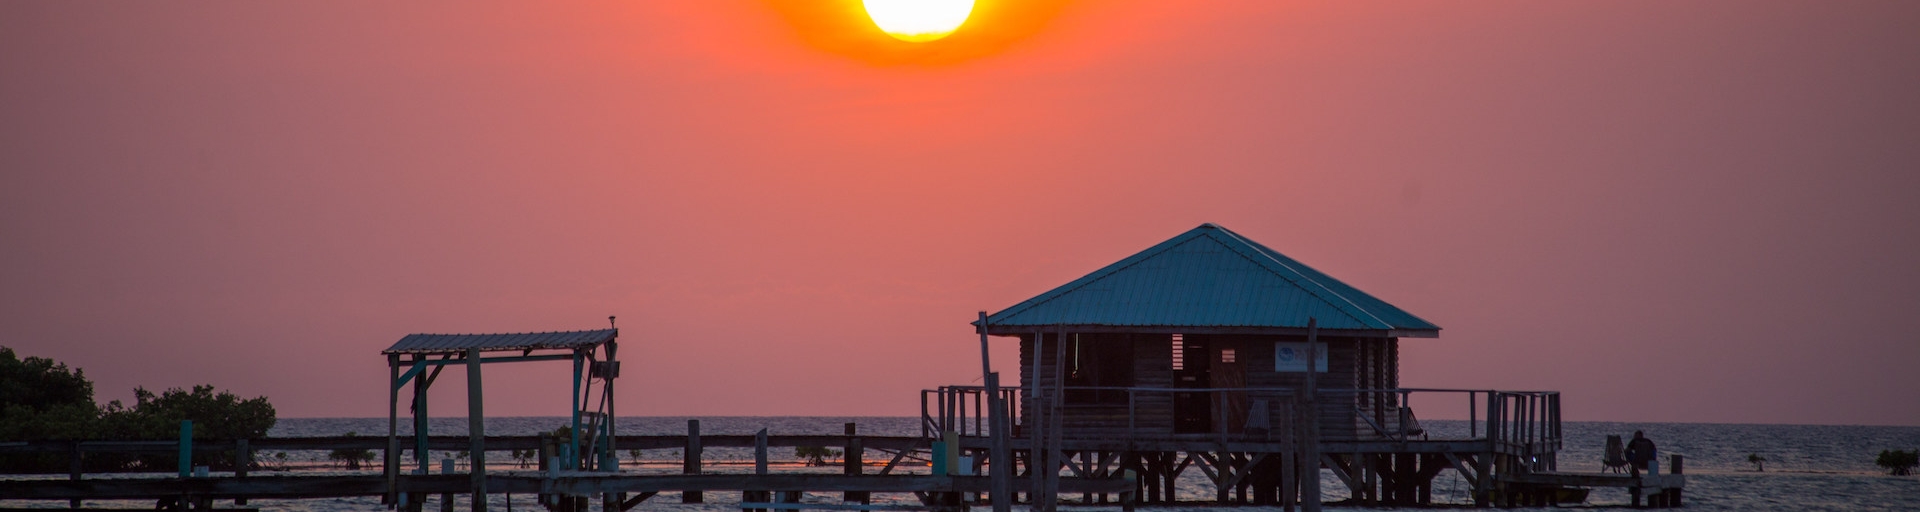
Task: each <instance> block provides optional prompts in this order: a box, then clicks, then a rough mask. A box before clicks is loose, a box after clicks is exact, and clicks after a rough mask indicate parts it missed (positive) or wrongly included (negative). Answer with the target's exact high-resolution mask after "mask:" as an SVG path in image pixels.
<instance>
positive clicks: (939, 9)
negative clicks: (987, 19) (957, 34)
mask: <svg viewBox="0 0 1920 512" xmlns="http://www.w3.org/2000/svg"><path fill="white" fill-rule="evenodd" d="M861 3H862V4H864V6H865V7H866V10H867V17H869V18H872V19H873V24H874V25H878V26H879V27H880V30H881V31H882V32H886V33H887V35H890V36H893V37H894V39H899V40H901V41H906V42H910V43H924V42H927V41H932V40H935V39H940V38H943V37H947V35H948V34H952V33H953V31H955V30H959V29H960V24H962V23H966V22H967V15H969V14H972V13H973V0H862V2H861Z"/></svg>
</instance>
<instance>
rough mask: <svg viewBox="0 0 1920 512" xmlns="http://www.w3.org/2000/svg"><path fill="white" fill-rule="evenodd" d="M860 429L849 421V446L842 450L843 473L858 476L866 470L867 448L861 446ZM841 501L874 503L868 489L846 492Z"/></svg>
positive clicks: (863, 503)
mask: <svg viewBox="0 0 1920 512" xmlns="http://www.w3.org/2000/svg"><path fill="white" fill-rule="evenodd" d="M859 431H860V428H859V426H858V425H856V424H854V423H853V422H847V425H846V433H847V446H846V448H845V449H844V450H842V452H843V453H842V454H841V456H842V458H841V469H842V473H844V474H846V475H849V476H858V475H860V474H861V473H864V472H866V465H867V461H866V448H865V447H863V446H861V442H860V437H859ZM840 501H846V502H859V503H860V504H861V505H868V504H872V503H873V495H872V493H868V492H866V491H847V492H846V494H844V495H842V496H841V497H840Z"/></svg>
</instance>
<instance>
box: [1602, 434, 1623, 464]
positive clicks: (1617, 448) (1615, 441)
mask: <svg viewBox="0 0 1920 512" xmlns="http://www.w3.org/2000/svg"><path fill="white" fill-rule="evenodd" d="M1600 463H1601V464H1605V465H1606V468H1605V469H1604V470H1603V471H1611V472H1614V473H1625V472H1627V450H1626V448H1625V447H1624V446H1623V445H1622V444H1620V435H1619V434H1614V435H1610V436H1607V452H1606V458H1605V459H1603V460H1601V461H1600Z"/></svg>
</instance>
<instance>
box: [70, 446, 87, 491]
mask: <svg viewBox="0 0 1920 512" xmlns="http://www.w3.org/2000/svg"><path fill="white" fill-rule="evenodd" d="M67 457H68V459H67V479H68V480H72V481H75V482H78V481H80V475H82V474H85V473H86V468H85V467H84V466H82V464H81V460H80V440H79V439H75V440H72V441H68V442H67ZM80 501H81V500H67V507H68V508H80V505H81V503H80Z"/></svg>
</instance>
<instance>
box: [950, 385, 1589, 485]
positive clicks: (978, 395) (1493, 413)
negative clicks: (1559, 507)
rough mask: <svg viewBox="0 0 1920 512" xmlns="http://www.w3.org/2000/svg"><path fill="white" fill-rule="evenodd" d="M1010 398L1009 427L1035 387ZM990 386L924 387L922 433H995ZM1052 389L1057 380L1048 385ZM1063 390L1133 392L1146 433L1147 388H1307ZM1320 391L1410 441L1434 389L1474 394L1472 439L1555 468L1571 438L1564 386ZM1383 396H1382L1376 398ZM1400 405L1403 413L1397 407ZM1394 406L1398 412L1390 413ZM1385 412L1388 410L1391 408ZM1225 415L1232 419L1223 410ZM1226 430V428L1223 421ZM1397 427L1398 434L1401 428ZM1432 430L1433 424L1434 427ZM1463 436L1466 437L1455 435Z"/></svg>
mask: <svg viewBox="0 0 1920 512" xmlns="http://www.w3.org/2000/svg"><path fill="white" fill-rule="evenodd" d="M1000 390H1001V393H1002V398H1004V399H1005V403H1006V404H1007V411H1006V413H1007V415H1008V418H1009V419H1010V420H1011V421H1009V422H1008V426H1009V428H1013V429H1016V430H1015V431H1016V432H1018V429H1020V428H1022V425H1023V424H1024V421H1022V420H1023V418H1021V417H1020V416H1019V414H1020V413H1021V412H1023V411H1022V407H1021V406H1020V405H1019V404H1021V400H1022V399H1024V398H1028V396H1027V395H1028V394H1029V393H1030V391H1031V389H1030V388H1027V387H1022V386H1002V387H1001V388H1000ZM985 391H986V388H985V387H984V386H971V385H959V386H942V387H940V388H937V389H932V390H924V391H922V393H921V397H922V398H921V413H922V418H923V422H922V434H923V435H926V436H932V435H935V433H937V432H940V431H942V430H943V429H947V428H949V427H952V428H953V430H955V431H956V433H959V434H960V435H965V436H976V435H979V436H983V435H987V433H988V432H987V429H985V428H983V425H984V422H985V420H986V414H985V413H984V412H985V411H984V407H983V405H982V404H984V403H985V402H984V397H985ZM1048 391H1052V388H1048ZM1060 391H1112V392H1123V393H1126V394H1127V400H1126V402H1125V403H1124V404H1122V403H1113V404H1107V405H1112V406H1120V407H1125V408H1126V410H1127V424H1126V425H1125V427H1126V430H1127V432H1129V434H1130V436H1133V435H1138V432H1137V430H1138V425H1137V421H1136V417H1137V416H1138V414H1139V411H1138V405H1137V400H1136V399H1137V397H1138V396H1139V395H1142V394H1158V393H1203V394H1210V395H1211V394H1217V393H1228V392H1238V393H1247V394H1249V396H1257V395H1266V396H1268V397H1269V399H1270V398H1271V397H1272V396H1274V395H1281V396H1291V395H1293V394H1294V393H1297V392H1298V391H1299V389H1298V388H1294V387H1241V388H1214V387H1208V388H1174V387H1147V386H1139V387H1125V386H1067V387H1063V388H1060ZM1319 391H1320V392H1319V395H1320V396H1323V397H1324V396H1353V397H1356V398H1365V397H1368V396H1375V397H1380V398H1378V399H1367V404H1368V405H1360V406H1356V407H1355V409H1356V410H1355V414H1356V415H1358V417H1359V418H1361V419H1363V420H1364V421H1365V422H1366V423H1367V424H1368V425H1369V426H1372V427H1373V428H1374V429H1376V431H1377V432H1378V433H1380V434H1381V436H1382V437H1385V438H1388V439H1394V440H1397V441H1407V440H1408V438H1409V435H1408V434H1409V432H1408V431H1409V430H1410V429H1408V428H1407V425H1406V422H1407V418H1408V417H1411V416H1413V415H1412V414H1411V413H1410V411H1411V410H1412V408H1413V407H1414V405H1415V400H1414V398H1415V395H1422V396H1428V397H1429V398H1428V400H1423V401H1421V402H1422V403H1427V404H1431V403H1433V402H1431V401H1430V399H1431V395H1441V394H1451V395H1466V397H1467V404H1466V406H1467V415H1466V417H1467V421H1468V428H1467V433H1466V434H1467V437H1466V438H1465V440H1472V441H1483V442H1486V443H1487V444H1488V446H1489V448H1490V449H1492V448H1494V447H1498V448H1499V449H1500V450H1501V451H1503V452H1519V453H1526V454H1531V455H1534V456H1537V457H1535V458H1534V460H1535V462H1534V463H1532V465H1533V466H1537V467H1536V468H1535V469H1539V470H1550V469H1552V467H1553V460H1552V454H1554V453H1555V452H1558V451H1559V450H1560V449H1561V448H1562V446H1563V438H1562V432H1561V426H1560V393H1559V392H1558V391H1537V390H1495V389H1448V388H1362V389H1350V388H1349V389H1341V388H1332V389H1329V388H1322V389H1320V390H1319ZM1375 400H1377V401H1375ZM1396 412H1397V413H1396ZM1390 413H1392V414H1390ZM1382 414H1385V415H1384V416H1383V415H1382ZM1217 419H1224V417H1223V418H1217ZM1216 430H1219V429H1216ZM1396 433H1397V434H1396ZM1429 435H1431V431H1430V429H1429ZM1454 439H1458V438H1454Z"/></svg>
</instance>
